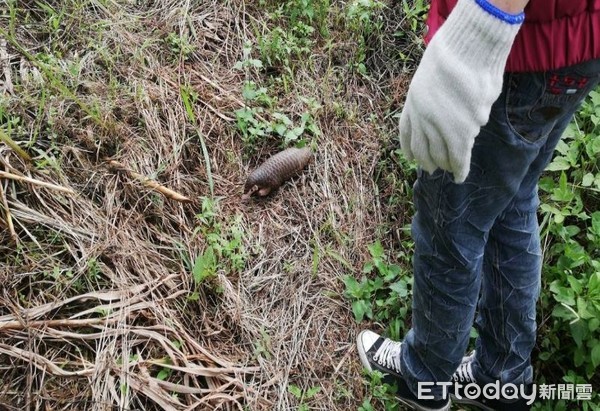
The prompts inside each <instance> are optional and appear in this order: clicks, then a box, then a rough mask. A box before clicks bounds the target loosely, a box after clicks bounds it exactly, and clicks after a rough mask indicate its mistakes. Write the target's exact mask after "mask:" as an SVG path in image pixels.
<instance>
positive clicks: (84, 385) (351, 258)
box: [0, 0, 406, 410]
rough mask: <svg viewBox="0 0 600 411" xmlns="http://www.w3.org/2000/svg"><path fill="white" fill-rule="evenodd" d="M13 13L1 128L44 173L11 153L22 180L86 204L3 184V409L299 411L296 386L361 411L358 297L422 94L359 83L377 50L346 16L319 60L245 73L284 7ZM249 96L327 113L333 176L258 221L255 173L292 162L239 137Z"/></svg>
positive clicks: (316, 45)
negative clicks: (393, 157) (263, 94)
mask: <svg viewBox="0 0 600 411" xmlns="http://www.w3.org/2000/svg"><path fill="white" fill-rule="evenodd" d="M7 5H8V6H9V7H8V8H7V9H6V10H3V11H2V17H1V18H0V28H1V29H2V34H3V36H0V37H4V36H6V39H7V40H8V41H7V42H4V41H3V42H2V44H1V45H0V49H2V51H3V55H2V67H3V77H2V87H3V88H2V94H1V99H0V122H1V124H2V128H3V130H5V132H7V134H8V135H9V136H10V137H11V138H12V139H13V140H14V141H15V142H16V143H17V144H18V145H19V146H20V147H22V148H24V149H25V150H26V151H27V152H28V153H30V154H31V156H33V157H34V160H33V161H31V162H30V161H27V160H25V159H23V158H21V157H20V156H19V155H18V154H17V153H16V152H15V151H13V150H11V149H10V148H9V147H8V146H6V145H2V146H0V151H1V152H2V153H1V156H0V157H1V160H0V161H1V164H2V169H3V170H6V171H9V172H12V173H14V174H18V175H25V176H30V177H31V178H34V179H37V180H40V181H46V182H51V183H54V184H56V185H59V186H62V187H65V188H70V189H72V190H74V191H75V192H76V194H75V195H73V194H65V193H62V192H60V191H57V190H54V189H46V188H42V187H39V186H36V185H33V184H27V183H23V182H18V181H9V180H3V181H2V192H1V193H0V196H1V197H2V201H3V204H4V206H3V207H2V210H3V211H2V213H1V215H0V218H1V223H2V225H3V227H4V229H3V230H2V233H1V234H0V235H1V238H0V247H1V248H2V255H3V258H2V265H1V272H0V275H1V277H2V283H1V284H0V289H1V292H0V315H1V317H0V320H1V321H2V322H3V323H2V324H3V325H2V329H1V330H0V353H1V355H0V373H1V378H0V381H1V382H0V396H1V400H0V403H2V404H3V407H5V408H6V409H15V410H16V409H19V410H20V409H25V408H31V409H74V410H83V409H114V408H113V407H116V406H118V407H122V409H146V410H152V409H173V410H180V409H181V410H183V409H188V408H189V407H197V409H213V408H216V407H219V406H221V407H222V408H223V409H242V408H243V409H252V410H259V409H265V410H271V409H290V408H292V407H293V406H295V405H298V404H299V402H300V401H299V399H298V398H297V397H296V396H294V395H292V394H291V393H290V392H289V388H288V387H289V386H290V385H296V386H298V387H299V388H300V389H301V390H302V391H304V390H308V389H310V388H313V387H320V390H319V392H318V393H316V395H315V396H314V397H312V398H311V399H306V400H304V402H305V403H310V404H311V406H312V407H314V408H315V409H323V410H336V409H339V410H348V409H355V408H357V406H358V404H359V403H360V402H362V397H363V395H364V392H363V387H362V383H361V379H360V378H359V375H360V366H359V364H358V362H357V358H356V353H355V351H354V346H353V342H354V335H355V333H356V329H357V326H356V325H355V322H354V320H353V317H352V314H351V312H350V310H349V307H348V304H347V302H346V301H345V300H344V299H343V298H342V297H341V293H342V291H343V289H344V286H343V283H342V281H341V276H342V275H345V274H353V273H355V271H356V270H357V267H360V266H361V265H362V263H363V261H364V260H365V258H367V251H366V247H365V244H367V243H370V242H372V241H374V238H375V236H376V235H377V231H378V230H380V231H385V230H383V229H382V225H383V224H384V223H386V218H385V217H384V214H383V213H384V211H385V206H384V205H382V203H380V202H379V200H378V197H377V194H378V191H377V187H376V185H375V183H374V179H373V176H374V174H376V171H377V164H378V162H379V157H380V149H381V142H382V141H385V130H386V127H387V126H386V125H385V124H384V122H383V120H384V117H385V114H386V113H385V112H384V110H387V109H388V108H390V107H393V104H395V103H394V101H392V100H390V99H388V98H387V97H386V95H392V94H394V93H390V87H393V88H394V90H395V95H396V97H397V98H399V97H400V96H401V95H402V94H403V91H402V87H403V84H405V83H406V80H403V81H402V80H398V79H396V82H395V83H394V84H392V85H390V84H388V80H387V79H388V78H389V71H388V72H386V70H389V68H388V67H387V66H384V65H379V68H378V69H377V70H374V73H375V74H376V75H379V76H380V78H379V79H377V78H371V79H368V78H366V77H364V76H363V75H360V74H358V72H357V69H356V67H351V66H350V65H349V63H350V61H353V60H356V61H359V60H360V61H364V58H363V57H360V58H357V57H356V54H357V50H359V49H361V50H364V49H365V47H364V46H360V44H359V39H360V38H361V37H360V36H359V34H360V30H361V27H355V28H350V27H348V25H347V24H346V22H345V21H344V18H343V16H344V14H345V13H346V11H345V4H342V3H337V4H336V3H334V4H333V5H332V7H331V9H330V14H328V15H327V16H326V18H327V21H328V22H331V24H328V25H329V29H330V30H331V31H330V32H329V33H328V34H327V36H322V35H321V34H319V33H315V34H314V35H311V36H310V37H311V39H312V40H311V43H310V45H309V46H310V47H309V49H306V50H303V51H301V52H298V53H296V52H295V51H292V52H291V53H289V54H290V57H289V59H290V60H289V61H287V62H285V63H282V62H281V61H275V62H273V64H272V65H270V66H269V67H265V68H263V69H254V68H252V67H246V68H243V69H241V70H240V69H237V68H234V66H235V65H236V63H237V62H238V61H244V51H243V48H244V44H246V43H248V44H252V45H253V50H252V51H251V52H250V54H249V55H248V56H249V57H251V58H256V57H257V45H258V43H259V39H260V38H262V37H263V36H265V35H266V34H267V33H268V31H269V28H268V27H269V26H271V27H272V26H273V25H274V24H276V22H274V20H273V19H274V17H273V16H274V15H273V14H269V13H267V12H266V11H265V10H267V9H268V10H270V12H271V13H272V12H273V11H276V10H277V7H276V5H275V4H267V5H265V4H262V3H261V4H258V3H255V4H252V3H244V2H240V1H227V2H212V3H211V2H188V1H181V0H170V1H168V0H157V1H150V2H113V1H87V0H77V1H66V2H59V1H51V2H48V1H46V2H33V1H32V2H14V1H12V2H8V3H7ZM392 14H395V13H392ZM269 16H270V17H269ZM396 17H398V16H396ZM275 51H277V50H275ZM248 56H246V57H248ZM363 69H364V68H361V70H363ZM281 73H284V74H285V76H284V75H283V74H281ZM400 78H402V77H400ZM247 80H251V81H254V82H255V83H256V84H258V85H261V86H263V85H264V86H265V87H267V90H268V94H269V98H270V100H271V101H270V103H269V104H268V105H267V107H266V108H265V109H264V111H263V113H262V114H257V115H258V117H260V118H261V120H260V121H262V120H264V121H265V122H269V121H271V119H272V118H273V115H274V113H279V114H284V115H286V116H288V117H289V118H290V119H292V121H294V122H295V123H296V124H297V123H298V122H299V121H300V117H301V115H302V114H305V113H309V114H310V116H311V119H312V120H311V121H312V122H313V123H314V127H313V131H315V132H316V130H317V128H318V129H319V131H320V133H318V135H317V134H316V133H312V134H311V133H309V132H307V133H305V134H306V135H307V136H308V140H309V142H310V143H311V144H313V146H314V147H316V155H315V160H314V162H313V164H312V165H311V166H310V168H309V170H308V171H307V172H306V173H305V174H304V176H303V177H301V178H300V179H297V180H296V183H294V184H289V185H287V186H285V187H284V188H283V189H281V190H280V191H279V192H278V193H277V194H276V195H274V196H272V197H271V198H269V199H267V200H261V201H253V202H249V203H241V202H240V196H241V188H242V183H243V181H244V179H245V176H246V175H247V173H248V171H249V170H250V169H251V168H253V167H254V166H256V165H257V164H258V163H259V162H260V161H261V160H262V159H264V158H265V157H267V156H268V155H270V154H272V153H274V152H276V151H277V150H279V148H280V147H281V139H280V138H275V137H269V136H267V137H264V138H259V139H254V140H253V141H249V140H247V139H246V140H243V139H242V138H241V133H240V130H239V129H238V127H237V125H236V122H235V110H238V109H240V108H242V107H243V106H244V104H245V103H244V96H243V95H242V88H243V87H242V85H243V83H244V81H247ZM301 97H305V98H311V99H314V101H315V102H317V103H318V105H319V106H320V107H317V104H313V103H308V102H306V100H303V99H302V98H301ZM186 99H187V100H188V103H189V104H188V106H187V108H186V104H185V100H186ZM392 123H393V121H392V120H389V122H388V125H389V124H392ZM202 143H204V144H205V147H206V152H203V150H202ZM108 160H117V161H118V162H120V163H121V165H122V167H112V166H111V165H110V164H109V163H108ZM207 163H209V165H210V167H207ZM129 171H133V172H137V173H139V174H141V175H143V176H148V177H151V178H153V179H155V180H157V181H158V182H159V183H161V184H163V185H164V186H166V187H168V188H170V189H172V190H175V191H176V192H178V193H181V194H182V195H185V196H187V197H188V198H190V199H192V203H191V204H184V203H179V202H177V201H174V200H171V199H168V198H165V197H163V196H162V195H160V194H158V193H156V192H154V191H151V190H150V189H148V188H147V187H145V186H143V185H142V184H140V183H139V182H138V181H136V180H135V179H134V178H132V175H131V174H130V173H129ZM389 184H394V182H393V181H392V182H391V183H389ZM389 184H388V185H387V186H386V187H388V186H389ZM211 186H212V187H211ZM211 190H213V191H214V199H215V200H214V201H211V200H210V199H211V198H213V197H212V195H211ZM388 191H389V189H388ZM390 241H391V239H390ZM209 248H210V249H211V250H213V251H214V254H215V255H216V257H215V260H217V261H216V263H215V264H212V263H211V261H213V260H211V258H210V257H208V256H207V254H206V250H207V249H209ZM198 256H205V257H206V258H205V260H206V261H208V262H209V264H208V265H209V268H207V269H205V270H202V269H201V268H200V267H198V266H196V275H197V276H198V277H200V276H203V275H206V276H207V277H208V278H207V279H205V280H204V281H202V283H201V284H199V283H196V282H194V280H193V274H192V272H193V271H194V270H193V268H194V262H195V260H196V258H197V257H198ZM202 261H204V260H202Z"/></svg>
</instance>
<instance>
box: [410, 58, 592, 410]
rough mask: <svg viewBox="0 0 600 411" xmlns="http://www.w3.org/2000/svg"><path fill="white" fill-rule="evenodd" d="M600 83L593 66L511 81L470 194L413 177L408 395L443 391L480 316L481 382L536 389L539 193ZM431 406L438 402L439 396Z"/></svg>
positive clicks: (484, 135) (474, 164)
mask: <svg viewBox="0 0 600 411" xmlns="http://www.w3.org/2000/svg"><path fill="white" fill-rule="evenodd" d="M599 81H600V60H593V61H589V62H586V63H582V64H579V65H576V66H572V67H568V68H564V69H560V70H556V71H552V72H545V73H507V74H506V75H505V79H504V87H503V90H502V94H501V95H500V97H499V98H498V100H497V101H496V103H495V104H494V106H493V108H492V112H491V115H490V120H489V122H488V124H487V125H486V126H485V127H483V128H482V129H481V132H480V134H479V136H478V137H477V138H476V139H475V146H474V148H473V155H472V161H471V171H470V174H469V176H468V178H467V180H466V182H465V183H463V184H459V185H457V184H454V183H453V181H452V176H451V175H450V174H449V173H447V172H444V171H442V170H439V169H438V170H437V171H436V172H434V173H433V174H431V175H430V174H428V173H427V172H424V171H422V170H420V171H419V172H418V179H417V182H416V183H415V187H414V201H415V207H416V210H417V212H416V214H415V216H414V219H413V225H412V235H413V238H414V240H415V255H414V289H413V312H412V324H413V328H412V329H411V330H410V331H409V332H408V334H407V335H406V337H405V340H404V342H405V344H404V345H403V350H402V358H401V364H402V373H403V375H404V376H405V378H406V381H407V383H408V385H409V387H410V388H411V390H412V391H413V392H414V394H415V395H417V382H418V381H427V382H439V381H449V380H450V377H451V375H452V374H453V373H454V371H455V370H456V368H457V367H458V365H459V363H460V361H461V359H462V356H463V355H464V354H465V350H466V349H467V345H468V341H469V333H470V329H471V326H472V324H473V322H474V320H475V314H476V312H477V314H478V315H477V320H476V322H475V324H476V328H477V329H478V331H479V338H478V340H477V342H476V350H477V357H476V360H475V362H474V363H473V371H474V374H475V378H476V380H477V381H478V382H479V383H483V384H485V383H488V382H493V381H495V380H500V382H501V383H504V384H506V383H513V384H521V383H530V382H532V379H533V371H532V367H531V364H530V354H531V350H532V349H533V346H534V344H535V337H536V301H537V299H538V295H539V292H540V274H541V265H542V252H541V247H540V237H539V227H538V220H537V215H536V210H537V208H538V206H539V199H538V194H537V191H538V190H537V183H538V180H539V177H540V174H541V173H542V171H543V170H544V168H545V167H546V165H547V164H548V163H549V162H550V160H551V158H552V154H553V152H554V148H555V147H556V144H557V143H558V141H559V140H560V137H561V135H562V133H563V131H564V129H565V127H566V126H567V125H568V124H569V122H570V120H571V118H572V116H573V114H574V112H575V111H576V110H577V109H578V108H579V106H580V103H581V102H582V100H583V99H584V97H585V96H586V95H587V94H588V93H589V92H590V91H591V90H592V89H593V88H594V87H595V86H596V85H597V84H598V82H599ZM448 109H449V110H452V108H451V107H448ZM433 394H434V395H435V396H436V399H439V398H441V388H438V389H434V390H433Z"/></svg>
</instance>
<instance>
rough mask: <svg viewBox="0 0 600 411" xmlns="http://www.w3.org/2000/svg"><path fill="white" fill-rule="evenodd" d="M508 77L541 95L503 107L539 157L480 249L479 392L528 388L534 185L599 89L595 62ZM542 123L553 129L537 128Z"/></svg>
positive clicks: (535, 263) (534, 274) (535, 262)
mask: <svg viewBox="0 0 600 411" xmlns="http://www.w3.org/2000/svg"><path fill="white" fill-rule="evenodd" d="M514 77H517V78H513V79H512V80H513V84H512V87H513V88H515V87H519V85H520V84H521V83H523V82H526V83H527V84H529V85H531V84H538V85H539V87H540V88H541V89H542V91H543V92H542V94H541V96H537V98H535V97H536V96H535V94H533V95H530V97H527V96H520V98H514V99H513V100H511V96H508V98H507V100H506V101H507V106H506V107H507V112H508V116H507V118H508V122H509V124H510V125H511V127H512V128H513V130H514V131H515V137H517V138H519V139H520V140H522V141H523V142H525V143H526V144H531V145H534V146H538V145H541V149H540V151H539V154H538V155H537V157H536V158H535V160H534V161H533V163H532V164H531V166H530V167H529V170H528V172H527V175H526V176H525V178H524V179H523V182H522V183H521V186H520V187H519V191H518V193H517V195H516V196H515V198H514V199H513V200H512V201H511V202H510V204H509V206H508V207H507V208H506V209H505V210H504V211H503V212H502V213H501V214H500V215H499V217H498V218H497V220H496V222H495V224H494V226H493V228H492V230H491V231H490V236H489V239H488V243H487V245H486V249H485V257H484V263H483V280H482V293H481V300H480V302H479V314H478V319H477V328H478V331H479V335H480V336H479V338H478V340H477V344H476V356H475V361H474V362H473V375H474V377H475V379H476V380H477V381H478V382H479V383H483V384H485V383H488V382H493V381H495V380H499V381H500V382H501V383H513V384H528V383H531V382H532V379H533V372H532V367H531V365H530V355H531V351H532V349H533V346H534V344H535V336H536V321H535V318H536V309H535V308H536V301H537V298H538V294H539V290H540V275H541V266H542V253H541V246H540V238H539V227H538V221H537V214H536V212H537V208H538V205H539V199H538V194H537V191H538V190H537V183H538V180H539V177H540V175H541V173H542V172H543V170H544V169H545V168H546V166H547V165H548V163H549V162H550V160H551V159H552V155H553V152H554V149H555V147H556V145H557V144H558V142H559V141H560V138H561V136H562V134H563V132H564V130H565V128H566V127H567V125H568V124H569V122H570V121H571V119H572V116H573V114H574V113H575V111H576V110H577V109H578V108H579V106H580V103H581V101H582V100H583V98H584V97H585V96H586V95H587V94H588V92H589V91H590V90H591V89H593V88H594V87H595V86H596V85H597V84H598V81H599V80H600V60H595V61H591V62H588V63H584V64H581V65H577V66H574V67H569V68H565V69H561V70H557V71H554V72H549V73H545V74H544V75H539V74H537V75H534V74H526V75H515V76H514ZM530 99H531V100H530ZM542 123H543V124H546V125H548V126H552V127H551V129H550V128H549V127H548V126H546V127H539V125H540V124H542ZM548 129H550V130H551V131H549V132H545V131H544V130H548Z"/></svg>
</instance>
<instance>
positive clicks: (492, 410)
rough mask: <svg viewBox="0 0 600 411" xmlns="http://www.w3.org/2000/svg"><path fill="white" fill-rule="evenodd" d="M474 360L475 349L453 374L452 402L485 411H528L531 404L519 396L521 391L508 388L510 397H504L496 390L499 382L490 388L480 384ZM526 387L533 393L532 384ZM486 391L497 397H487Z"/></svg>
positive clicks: (529, 393) (528, 391)
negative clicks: (474, 371) (477, 379)
mask: <svg viewBox="0 0 600 411" xmlns="http://www.w3.org/2000/svg"><path fill="white" fill-rule="evenodd" d="M474 360H475V351H473V352H472V353H471V354H469V355H467V356H465V357H463V360H462V362H461V364H460V365H459V366H458V369H457V370H456V372H455V373H454V375H452V380H453V382H454V384H453V385H452V386H451V388H450V397H451V398H452V402H454V403H456V404H466V405H472V406H474V407H477V408H479V409H481V410H485V411H528V410H530V409H531V405H528V404H527V402H528V400H527V399H525V398H523V397H522V396H519V395H518V394H519V393H514V392H510V391H509V390H507V392H506V396H507V397H509V398H510V399H508V398H502V394H501V393H497V392H496V391H497V390H499V389H500V385H499V384H497V385H494V386H491V387H489V389H487V388H486V385H483V386H482V385H481V384H478V383H477V381H476V379H475V377H474V375H473V361H474ZM475 386H477V387H475ZM519 389H520V388H519ZM524 389H525V392H526V394H527V395H531V392H532V387H531V384H529V385H527V386H526V387H524ZM484 391H485V392H487V393H488V394H493V395H490V397H495V398H487V397H486V396H485V395H484V394H483V392H484ZM476 393H479V395H476ZM515 396H518V398H514V397H515Z"/></svg>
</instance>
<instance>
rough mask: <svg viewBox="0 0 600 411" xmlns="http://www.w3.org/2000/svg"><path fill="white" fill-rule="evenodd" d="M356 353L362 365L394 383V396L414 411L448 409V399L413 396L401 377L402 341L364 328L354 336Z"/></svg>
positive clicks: (388, 381) (440, 410) (441, 410)
mask: <svg viewBox="0 0 600 411" xmlns="http://www.w3.org/2000/svg"><path fill="white" fill-rule="evenodd" d="M356 345H357V347H358V355H359V356H360V361H361V362H362V364H363V366H364V367H365V368H366V369H367V370H369V371H374V370H377V371H380V372H381V373H383V374H384V379H383V381H384V382H385V383H387V384H390V385H396V386H397V387H398V390H397V392H396V397H397V398H398V400H399V401H400V402H402V403H403V404H404V405H406V406H407V407H408V408H409V409H411V410H416V411H449V410H450V399H449V398H447V399H445V400H421V399H419V398H417V396H415V395H414V394H413V393H412V392H411V391H410V389H409V388H408V385H407V384H406V382H405V381H404V378H403V377H402V370H401V368H400V352H401V351H402V343H401V342H396V341H392V340H390V339H389V338H383V337H381V336H379V334H376V333H374V332H373V331H369V330H364V331H362V332H361V333H360V334H358V337H357V338H356Z"/></svg>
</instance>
